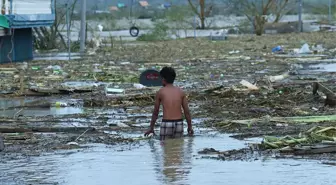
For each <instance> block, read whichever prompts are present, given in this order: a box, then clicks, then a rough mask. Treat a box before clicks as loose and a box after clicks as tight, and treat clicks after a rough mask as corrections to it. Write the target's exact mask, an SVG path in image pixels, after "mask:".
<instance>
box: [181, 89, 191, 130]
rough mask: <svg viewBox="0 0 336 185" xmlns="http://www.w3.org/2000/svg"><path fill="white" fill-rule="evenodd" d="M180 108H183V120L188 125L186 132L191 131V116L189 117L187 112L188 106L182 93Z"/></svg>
mask: <svg viewBox="0 0 336 185" xmlns="http://www.w3.org/2000/svg"><path fill="white" fill-rule="evenodd" d="M182 107H183V112H184V115H185V118H186V120H187V123H188V130H191V129H192V125H191V116H190V111H189V106H188V100H187V97H186V95H185V94H184V93H183V99H182Z"/></svg>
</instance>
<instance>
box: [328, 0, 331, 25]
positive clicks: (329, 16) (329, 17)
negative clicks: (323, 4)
mask: <svg viewBox="0 0 336 185" xmlns="http://www.w3.org/2000/svg"><path fill="white" fill-rule="evenodd" d="M328 12H329V15H328V20H329V24H331V0H329V11H328Z"/></svg>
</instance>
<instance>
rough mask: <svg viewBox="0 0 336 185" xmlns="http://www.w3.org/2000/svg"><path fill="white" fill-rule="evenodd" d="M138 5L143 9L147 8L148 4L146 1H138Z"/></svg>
mask: <svg viewBox="0 0 336 185" xmlns="http://www.w3.org/2000/svg"><path fill="white" fill-rule="evenodd" d="M139 4H140V5H141V6H144V7H146V6H149V3H148V2H147V1H139Z"/></svg>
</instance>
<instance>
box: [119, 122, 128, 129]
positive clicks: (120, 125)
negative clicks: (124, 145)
mask: <svg viewBox="0 0 336 185" xmlns="http://www.w3.org/2000/svg"><path fill="white" fill-rule="evenodd" d="M117 126H118V127H122V128H127V127H130V126H128V125H126V124H125V123H120V122H119V123H117Z"/></svg>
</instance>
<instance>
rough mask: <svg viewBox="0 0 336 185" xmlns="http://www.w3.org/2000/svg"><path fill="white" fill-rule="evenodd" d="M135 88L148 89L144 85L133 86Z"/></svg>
mask: <svg viewBox="0 0 336 185" xmlns="http://www.w3.org/2000/svg"><path fill="white" fill-rule="evenodd" d="M133 86H134V87H135V88H137V89H144V88H146V86H144V85H142V84H133Z"/></svg>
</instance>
